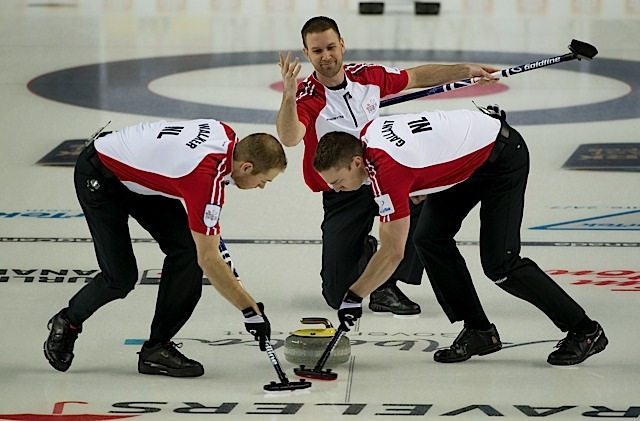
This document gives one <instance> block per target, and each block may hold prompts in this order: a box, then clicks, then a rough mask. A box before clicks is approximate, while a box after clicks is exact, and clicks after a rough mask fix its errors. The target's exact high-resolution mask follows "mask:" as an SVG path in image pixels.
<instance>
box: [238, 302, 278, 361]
mask: <svg viewBox="0 0 640 421" xmlns="http://www.w3.org/2000/svg"><path fill="white" fill-rule="evenodd" d="M258 308H259V309H260V313H261V314H258V313H257V312H256V311H255V310H254V308H253V307H247V308H245V309H244V310H242V314H243V315H244V327H245V328H246V329H247V332H249V333H250V334H252V335H253V338H254V339H255V340H256V341H258V343H259V344H260V351H266V341H267V339H269V340H270V339H271V323H269V319H267V316H266V315H265V314H264V304H262V303H258Z"/></svg>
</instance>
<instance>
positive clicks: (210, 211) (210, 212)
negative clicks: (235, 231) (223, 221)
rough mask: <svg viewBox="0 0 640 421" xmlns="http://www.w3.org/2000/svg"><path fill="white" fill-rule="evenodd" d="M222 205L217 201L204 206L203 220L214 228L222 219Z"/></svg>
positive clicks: (207, 225)
mask: <svg viewBox="0 0 640 421" xmlns="http://www.w3.org/2000/svg"><path fill="white" fill-rule="evenodd" d="M221 211H222V207H220V205H216V204H215V203H207V204H206V205H205V207H204V214H203V215H202V222H204V225H205V226H206V227H208V228H213V227H215V226H216V225H217V224H218V221H219V220H220V212H221Z"/></svg>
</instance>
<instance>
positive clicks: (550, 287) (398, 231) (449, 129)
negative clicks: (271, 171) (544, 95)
mask: <svg viewBox="0 0 640 421" xmlns="http://www.w3.org/2000/svg"><path fill="white" fill-rule="evenodd" d="M487 113H489V115H485V114H484V113H481V112H478V111H468V110H457V111H444V112H442V111H439V112H423V113H420V114H406V115H397V116H389V117H379V118H377V119H375V120H373V122H371V123H370V124H368V125H366V126H365V127H364V128H363V130H362V134H361V140H359V139H357V138H355V137H354V136H353V135H351V134H349V133H344V132H331V133H327V134H325V135H324V136H323V137H322V138H321V139H320V142H319V144H318V148H317V150H316V154H315V159H314V166H315V168H316V170H318V172H319V173H320V175H321V176H322V178H323V179H324V180H325V181H326V182H327V183H328V184H329V185H331V186H332V187H333V188H334V189H335V190H337V191H352V190H356V189H358V188H360V186H361V185H362V183H363V182H364V181H365V180H367V179H370V180H371V185H372V189H373V192H374V195H375V200H376V202H377V204H378V212H379V215H380V239H381V243H382V245H381V247H380V250H378V251H377V253H376V254H375V255H373V257H372V259H371V261H370V262H369V264H368V265H367V267H366V269H365V270H364V272H363V273H362V275H361V276H360V278H359V279H358V280H357V281H356V282H355V283H354V284H353V285H351V287H350V289H349V290H348V291H347V293H346V294H345V297H344V299H343V301H342V304H341V305H340V310H339V311H338V317H339V318H340V321H341V324H342V325H343V326H345V327H347V328H348V326H349V325H353V323H354V322H355V320H357V319H358V318H359V317H361V315H362V299H363V298H364V297H366V296H367V295H368V294H370V293H371V292H372V291H374V290H375V288H376V287H378V286H379V285H380V284H382V283H383V282H384V281H385V279H386V278H387V277H388V276H389V275H390V274H391V273H392V272H393V271H394V270H395V268H396V267H397V265H398V264H399V262H400V261H401V259H402V256H403V253H404V248H405V243H406V241H407V237H408V233H409V215H410V210H409V207H408V205H407V200H406V199H407V197H409V196H410V195H424V194H427V198H426V200H425V201H424V206H423V208H422V211H421V213H420V216H419V219H418V222H417V227H416V229H415V234H414V236H413V241H414V243H415V245H416V249H417V251H418V255H419V256H420V259H421V260H422V263H423V264H424V267H425V269H426V271H427V275H428V277H429V280H430V281H431V284H432V286H433V290H434V292H435V295H436V297H437V299H438V302H439V303H440V305H441V306H442V309H443V310H444V312H445V314H446V315H447V317H448V318H449V320H450V321H451V322H452V323H453V322H456V321H463V322H464V327H463V329H462V331H461V333H460V334H459V335H458V337H457V338H456V339H455V340H454V341H453V344H452V345H451V346H450V347H449V348H446V349H442V350H438V351H436V352H435V354H434V360H435V361H437V362H442V363H453V362H460V361H465V360H467V359H469V358H470V357H471V356H473V355H485V354H489V353H492V352H496V351H498V350H500V349H501V347H502V343H501V341H500V337H499V335H498V331H497V329H496V327H495V326H494V325H493V324H492V323H491V322H490V321H489V320H488V318H487V316H486V314H485V313H484V310H483V308H482V305H481V304H480V300H479V298H478V295H477V293H476V291H475V289H474V287H473V283H472V281H471V275H470V273H469V271H468V269H467V267H466V264H465V261H464V259H463V257H462V255H461V254H460V252H459V250H458V248H457V246H456V241H455V239H454V237H455V235H456V233H457V232H458V230H459V229H460V227H461V224H462V221H463V220H464V218H465V217H466V215H467V214H468V213H469V212H470V211H471V209H472V208H473V207H475V206H476V205H477V204H478V203H480V204H481V208H480V260H481V263H482V268H483V270H484V273H485V274H486V275H487V277H489V278H490V279H491V280H492V281H493V282H494V283H495V284H496V285H497V286H498V287H500V288H502V289H503V290H504V291H506V292H508V293H509V294H511V295H514V296H515V297H518V298H521V299H523V300H525V301H528V302H529V303H531V304H533V305H534V306H536V307H537V308H538V309H540V310H541V311H542V312H543V313H544V314H546V315H547V317H549V318H550V319H551V321H552V322H553V323H554V324H555V325H556V326H557V327H558V328H559V329H560V330H562V331H563V332H567V331H568V334H567V336H566V338H565V339H563V340H561V341H560V342H559V343H558V346H557V349H556V350H555V351H553V352H552V353H551V354H550V355H549V357H548V359H547V361H548V362H549V363H550V364H553V365H571V364H578V363H580V362H582V361H584V360H585V359H586V358H588V357H589V356H591V355H593V354H595V353H598V352H600V351H602V350H604V348H605V347H606V346H607V343H608V341H607V338H606V337H605V335H604V332H603V330H602V327H601V326H600V324H599V323H597V322H595V321H593V320H591V319H590V318H589V317H588V316H587V315H586V314H585V311H584V310H583V309H582V307H580V305H578V303H576V302H575V301H574V300H573V299H572V298H571V297H569V295H568V294H567V293H566V292H565V291H563V290H562V289H561V288H560V287H559V286H558V285H557V284H556V283H555V282H554V281H553V280H552V279H551V278H550V277H549V276H548V275H547V274H546V273H545V272H544V271H543V270H542V269H540V268H539V267H538V266H537V265H536V264H535V263H534V262H533V261H532V260H530V259H527V258H522V257H520V225H521V222H522V215H523V208H524V195H525V187H526V182H527V177H528V174H529V152H528V150H527V146H526V144H525V142H524V139H523V138H522V136H521V135H520V133H518V132H517V131H516V130H515V129H513V127H511V126H509V125H508V124H507V122H506V116H505V114H504V112H500V111H499V110H498V109H497V107H494V108H493V109H492V110H490V111H487Z"/></svg>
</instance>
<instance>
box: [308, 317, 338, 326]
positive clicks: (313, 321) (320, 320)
mask: <svg viewBox="0 0 640 421" xmlns="http://www.w3.org/2000/svg"><path fill="white" fill-rule="evenodd" d="M300 323H302V324H303V325H324V327H325V328H327V329H328V328H331V327H333V325H332V324H331V322H330V321H329V319H326V318H324V317H303V318H302V319H300Z"/></svg>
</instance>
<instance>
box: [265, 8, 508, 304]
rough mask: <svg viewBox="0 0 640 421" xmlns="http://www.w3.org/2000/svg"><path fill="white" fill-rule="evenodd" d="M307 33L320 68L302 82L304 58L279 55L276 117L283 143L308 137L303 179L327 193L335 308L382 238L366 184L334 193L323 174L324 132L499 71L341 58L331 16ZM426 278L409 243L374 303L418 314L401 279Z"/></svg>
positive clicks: (326, 268) (327, 284)
mask: <svg viewBox="0 0 640 421" xmlns="http://www.w3.org/2000/svg"><path fill="white" fill-rule="evenodd" d="M301 34H302V43H303V46H304V48H303V52H304V55H305V56H306V58H307V59H308V60H309V62H310V63H311V64H312V65H313V68H314V73H313V74H311V75H310V76H308V77H307V78H306V79H305V80H304V81H303V82H302V83H300V84H299V85H298V83H297V76H298V74H299V72H300V69H301V65H300V63H299V62H298V60H297V59H296V60H295V61H293V62H292V61H291V55H290V54H287V55H286V57H285V56H283V55H282V54H281V55H280V70H281V74H282V78H283V81H284V91H283V93H282V104H281V106H280V111H279V113H278V117H277V121H276V124H277V129H278V136H279V138H280V140H281V141H282V143H283V144H284V145H285V146H295V145H297V144H298V143H300V141H301V140H303V139H304V146H305V149H304V160H303V175H304V180H305V182H306V184H307V186H308V187H309V188H310V189H311V190H312V191H314V192H322V203H323V208H324V217H323V221H322V225H321V228H322V268H321V272H320V276H321V278H322V294H323V296H324V298H325V300H326V301H327V303H328V304H329V305H330V306H331V307H333V308H336V309H337V308H338V307H339V306H340V302H341V301H342V297H343V296H344V293H345V292H346V291H347V289H348V288H349V286H350V285H351V284H352V283H353V282H354V281H355V280H356V279H357V277H358V275H360V273H362V270H363V269H364V266H365V265H366V263H367V261H368V260H369V258H370V257H371V255H372V254H373V253H374V252H375V250H376V248H377V241H376V239H375V238H374V237H372V236H369V235H368V234H369V232H370V231H371V228H372V226H373V220H374V219H375V215H376V205H375V202H374V201H373V195H372V193H371V187H370V186H368V185H364V186H361V187H360V188H358V189H355V190H354V191H353V192H335V191H333V190H332V189H331V188H330V186H328V185H327V183H325V182H324V181H323V180H322V178H321V177H320V176H319V175H318V173H317V172H316V171H315V170H314V169H313V164H312V162H313V155H314V152H315V150H316V145H317V143H318V139H319V138H320V137H321V136H322V135H323V134H325V133H328V132H331V131H334V130H338V131H345V132H348V133H351V134H353V135H356V136H357V134H358V133H359V131H360V130H361V129H362V127H363V126H364V125H365V124H366V123H367V122H368V121H370V120H372V119H374V118H375V117H377V116H378V114H379V105H380V98H381V97H384V96H386V95H390V94H394V93H397V92H400V91H402V90H404V89H411V88H419V87H428V86H435V85H439V84H443V83H447V82H451V81H455V80H460V79H465V78H469V77H476V76H478V77H481V78H483V79H484V82H487V81H488V82H491V81H494V80H495V78H494V77H493V76H491V75H490V73H492V72H494V71H496V70H498V69H497V68H494V67H490V66H478V65H469V64H456V65H437V64H427V65H422V66H418V67H414V68H410V69H407V70H399V69H395V68H390V67H385V66H381V65H374V64H349V65H343V55H344V52H345V45H344V40H343V39H342V37H341V36H340V31H339V30H338V26H337V24H336V22H335V21H334V20H333V19H330V18H328V17H324V16H317V17H314V18H312V19H309V20H308V21H307V22H306V23H305V24H304V26H303V27H302V31H301ZM407 202H409V199H408V198H407ZM408 206H409V207H410V209H411V214H412V215H413V216H417V215H418V214H419V212H420V208H421V204H414V203H411V204H409V205H408ZM411 220H412V221H414V220H415V219H414V218H411ZM412 226H413V225H412ZM421 279H422V265H421V264H420V261H419V259H418V257H417V255H416V253H415V249H414V247H413V245H412V244H408V245H407V247H406V248H405V258H404V259H403V261H402V262H401V263H400V265H399V266H398V268H397V270H396V271H395V272H394V273H393V274H389V279H388V280H387V281H386V282H385V283H384V284H382V285H380V287H379V288H378V289H377V290H376V291H374V292H373V293H372V294H371V297H370V301H369V308H370V309H371V310H372V311H374V312H391V313H394V314H403V315H411V314H418V313H420V306H419V305H418V304H417V303H415V302H413V301H411V300H410V299H409V298H408V297H407V296H406V295H404V293H403V292H402V291H401V290H400V288H398V286H397V285H396V282H397V281H402V282H406V283H409V284H415V285H418V284H420V282H421Z"/></svg>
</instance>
